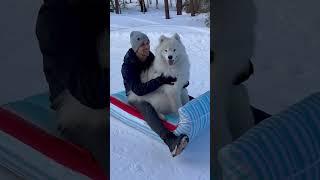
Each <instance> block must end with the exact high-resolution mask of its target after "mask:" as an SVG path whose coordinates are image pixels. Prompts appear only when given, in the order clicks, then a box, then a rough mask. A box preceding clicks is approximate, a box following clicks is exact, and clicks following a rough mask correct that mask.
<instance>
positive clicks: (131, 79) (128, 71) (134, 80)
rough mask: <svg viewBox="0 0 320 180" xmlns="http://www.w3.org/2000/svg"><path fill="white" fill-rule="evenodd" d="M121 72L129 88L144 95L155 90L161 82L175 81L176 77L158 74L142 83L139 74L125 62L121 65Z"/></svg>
mask: <svg viewBox="0 0 320 180" xmlns="http://www.w3.org/2000/svg"><path fill="white" fill-rule="evenodd" d="M121 73H122V76H123V79H125V80H126V83H128V85H129V86H130V87H131V90H132V91H133V92H134V93H135V94H137V95H138V96H143V95H146V94H148V93H150V92H153V91H155V90H156V89H158V88H159V87H160V86H161V85H163V84H172V82H174V81H176V78H172V77H164V76H159V77H157V78H155V79H152V80H150V81H148V82H145V83H142V82H141V80H140V75H139V74H138V73H137V72H136V71H135V69H134V67H132V66H131V65H128V64H125V65H123V66H122V69H121Z"/></svg>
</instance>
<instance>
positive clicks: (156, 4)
mask: <svg viewBox="0 0 320 180" xmlns="http://www.w3.org/2000/svg"><path fill="white" fill-rule="evenodd" d="M158 4H159V2H158V0H156V8H157V9H159V7H158Z"/></svg>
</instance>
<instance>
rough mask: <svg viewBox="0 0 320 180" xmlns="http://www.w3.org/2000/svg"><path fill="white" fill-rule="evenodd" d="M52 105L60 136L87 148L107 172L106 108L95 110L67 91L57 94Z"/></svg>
mask: <svg viewBox="0 0 320 180" xmlns="http://www.w3.org/2000/svg"><path fill="white" fill-rule="evenodd" d="M54 105H55V106H57V107H56V108H57V120H58V125H59V129H60V135H61V136H62V138H63V139H65V140H67V141H70V142H72V143H74V144H76V145H79V146H81V147H83V148H85V149H86V150H88V151H89V152H90V153H91V154H92V156H93V157H94V159H95V160H96V161H97V162H98V163H99V164H100V165H101V167H102V168H103V170H104V172H105V173H106V174H108V172H109V168H110V167H109V137H108V136H109V127H108V123H107V117H108V115H109V113H108V111H107V109H106V108H105V109H99V110H97V109H91V108H89V107H87V106H84V105H82V104H81V103H80V102H79V101H78V100H77V99H75V98H74V97H73V96H72V95H71V94H70V93H69V92H68V91H64V92H63V93H62V94H61V95H60V96H58V98H57V99H56V100H55V101H54ZM79 158H81V157H79Z"/></svg>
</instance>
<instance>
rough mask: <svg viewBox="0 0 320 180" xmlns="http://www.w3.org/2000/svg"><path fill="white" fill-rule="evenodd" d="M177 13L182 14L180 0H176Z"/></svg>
mask: <svg viewBox="0 0 320 180" xmlns="http://www.w3.org/2000/svg"><path fill="white" fill-rule="evenodd" d="M176 7H177V15H182V0H177V5H176Z"/></svg>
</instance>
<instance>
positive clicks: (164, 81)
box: [158, 74, 177, 85]
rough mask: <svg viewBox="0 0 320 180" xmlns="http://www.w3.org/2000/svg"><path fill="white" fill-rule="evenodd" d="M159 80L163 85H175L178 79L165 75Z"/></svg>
mask: <svg viewBox="0 0 320 180" xmlns="http://www.w3.org/2000/svg"><path fill="white" fill-rule="evenodd" d="M158 78H159V80H160V83H161V84H169V85H174V82H176V81H177V78H176V77H171V76H168V77H165V76H164V75H163V74H161V75H160V76H159V77H158Z"/></svg>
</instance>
